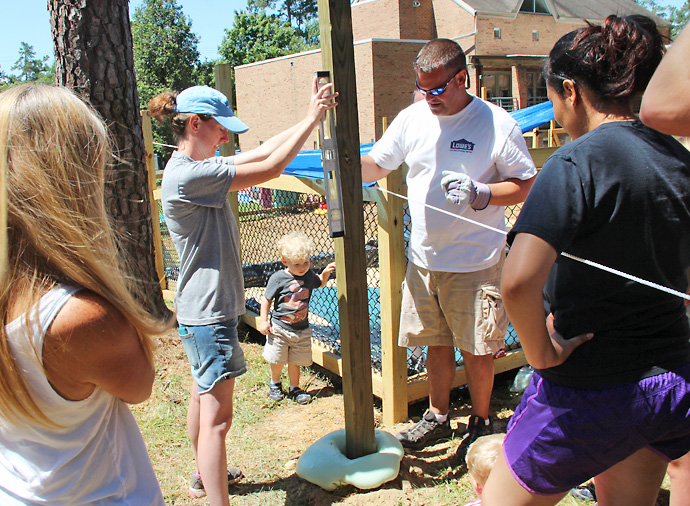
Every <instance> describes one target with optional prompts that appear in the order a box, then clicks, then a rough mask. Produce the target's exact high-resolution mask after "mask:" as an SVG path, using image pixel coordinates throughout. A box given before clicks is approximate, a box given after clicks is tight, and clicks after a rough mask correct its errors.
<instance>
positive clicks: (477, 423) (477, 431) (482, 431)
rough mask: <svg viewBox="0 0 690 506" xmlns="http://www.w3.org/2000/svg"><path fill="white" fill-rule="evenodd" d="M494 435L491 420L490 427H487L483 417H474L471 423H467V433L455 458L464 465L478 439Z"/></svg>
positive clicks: (471, 418)
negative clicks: (468, 452)
mask: <svg viewBox="0 0 690 506" xmlns="http://www.w3.org/2000/svg"><path fill="white" fill-rule="evenodd" d="M493 433H494V427H493V424H492V423H491V419H489V425H487V424H486V421H485V420H484V419H483V418H482V417H481V416H477V415H472V416H471V417H470V421H469V422H468V423H467V432H466V433H465V436H464V437H463V438H462V441H460V446H458V449H457V450H456V451H455V457H456V458H457V459H458V460H459V461H460V463H464V462H465V456H466V455H467V450H469V448H470V445H471V444H472V443H474V442H475V441H476V440H477V438H480V437H482V436H488V435H489V434H493Z"/></svg>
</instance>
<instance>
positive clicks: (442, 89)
mask: <svg viewBox="0 0 690 506" xmlns="http://www.w3.org/2000/svg"><path fill="white" fill-rule="evenodd" d="M461 70H465V67H462V68H459V69H458V70H457V71H456V72H455V74H453V75H452V76H450V79H448V80H447V81H446V82H445V84H444V85H443V86H441V87H439V88H432V89H430V90H425V89H424V88H420V87H419V84H417V80H416V79H415V82H414V86H415V88H417V89H418V90H419V91H420V92H422V94H423V95H426V94H427V93H428V94H429V95H433V96H434V97H438V96H439V95H441V94H443V93H444V92H445V91H446V88H447V87H448V84H450V82H451V81H452V80H453V78H454V77H455V76H457V75H458V74H459V73H460V71H461Z"/></svg>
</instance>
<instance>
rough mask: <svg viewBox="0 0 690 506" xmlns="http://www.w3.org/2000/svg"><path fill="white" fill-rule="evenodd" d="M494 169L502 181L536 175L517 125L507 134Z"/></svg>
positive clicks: (523, 178)
mask: <svg viewBox="0 0 690 506" xmlns="http://www.w3.org/2000/svg"><path fill="white" fill-rule="evenodd" d="M496 168H497V169H498V172H499V173H500V174H501V178H502V179H504V180H505V179H510V178H514V179H522V180H525V179H529V178H531V177H532V176H534V175H536V173H537V169H536V167H535V166H534V162H533V161H532V157H531V156H530V154H529V150H528V149H527V144H526V143H525V138H524V137H523V136H522V131H521V130H520V127H519V126H518V125H517V123H516V124H515V125H514V126H513V128H512V129H511V130H510V132H509V133H508V135H507V137H506V142H505V143H504V144H503V149H502V150H501V152H500V153H499V155H498V158H496Z"/></svg>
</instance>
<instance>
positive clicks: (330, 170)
mask: <svg viewBox="0 0 690 506" xmlns="http://www.w3.org/2000/svg"><path fill="white" fill-rule="evenodd" d="M316 79H317V82H318V86H319V88H321V86H324V85H325V84H328V83H330V82H331V73H330V72H329V71H328V70H318V71H317V72H316ZM319 133H320V134H321V161H322V163H323V179H324V182H325V184H326V206H328V230H329V231H330V234H331V237H343V236H344V235H345V220H344V219H343V207H342V202H343V194H342V192H341V190H340V188H341V187H340V160H339V158H338V142H337V140H336V137H335V113H334V111H333V109H330V110H328V111H326V117H325V119H322V120H321V123H320V125H319Z"/></svg>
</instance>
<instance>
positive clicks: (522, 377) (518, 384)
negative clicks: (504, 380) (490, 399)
mask: <svg viewBox="0 0 690 506" xmlns="http://www.w3.org/2000/svg"><path fill="white" fill-rule="evenodd" d="M533 372H534V368H533V367H532V366H531V365H525V366H523V367H521V368H520V370H519V371H518V373H517V374H516V375H515V379H514V380H513V385H512V386H511V387H510V391H511V392H524V391H525V389H526V388H527V386H528V385H529V382H530V380H531V379H532V373H533Z"/></svg>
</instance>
